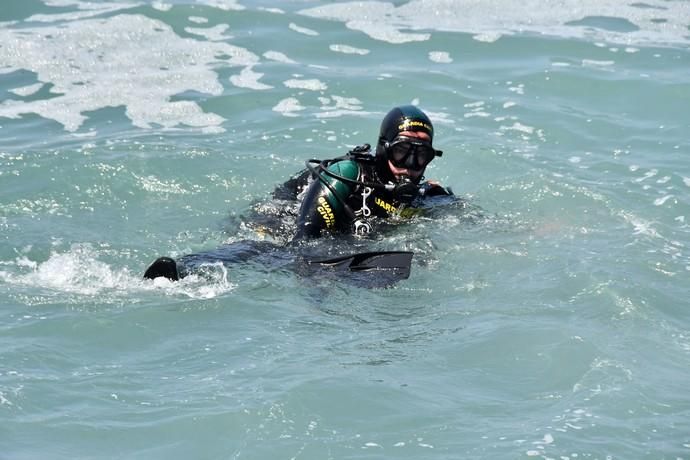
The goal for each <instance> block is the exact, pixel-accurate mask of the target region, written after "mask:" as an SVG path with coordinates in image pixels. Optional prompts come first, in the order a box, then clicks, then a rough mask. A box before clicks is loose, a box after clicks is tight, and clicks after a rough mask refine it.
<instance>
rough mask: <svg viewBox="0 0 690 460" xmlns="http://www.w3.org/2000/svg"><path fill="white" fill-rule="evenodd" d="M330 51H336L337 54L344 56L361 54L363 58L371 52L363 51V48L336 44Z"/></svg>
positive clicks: (330, 47)
mask: <svg viewBox="0 0 690 460" xmlns="http://www.w3.org/2000/svg"><path fill="white" fill-rule="evenodd" d="M329 49H330V50H331V51H335V52H336V53H343V54H359V55H361V56H364V55H366V54H369V52H370V51H369V50H367V49H363V48H355V47H354V46H349V45H338V44H334V45H331V46H329Z"/></svg>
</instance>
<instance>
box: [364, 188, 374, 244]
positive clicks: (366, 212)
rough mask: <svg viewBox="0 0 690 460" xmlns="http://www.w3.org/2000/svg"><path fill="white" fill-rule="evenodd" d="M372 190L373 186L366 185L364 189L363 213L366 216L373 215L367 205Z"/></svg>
mask: <svg viewBox="0 0 690 460" xmlns="http://www.w3.org/2000/svg"><path fill="white" fill-rule="evenodd" d="M372 191H373V189H372V188H371V187H364V190H362V215H363V216H364V217H369V216H370V215H371V210H370V209H369V207H368V206H367V198H369V195H371V192H372ZM367 233H368V232H367Z"/></svg>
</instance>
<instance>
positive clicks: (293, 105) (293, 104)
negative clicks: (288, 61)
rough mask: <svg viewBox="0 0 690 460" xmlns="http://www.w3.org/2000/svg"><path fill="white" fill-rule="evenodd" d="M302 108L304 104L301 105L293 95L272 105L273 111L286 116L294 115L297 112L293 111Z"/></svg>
mask: <svg viewBox="0 0 690 460" xmlns="http://www.w3.org/2000/svg"><path fill="white" fill-rule="evenodd" d="M302 110H304V106H302V105H301V104H300V102H299V100H298V99H297V98H294V97H288V98H286V99H283V100H281V101H280V102H278V104H276V105H275V106H274V107H273V111H274V112H278V113H280V114H281V115H283V116H286V117H296V116H297V115H298V114H297V113H295V112H299V111H302Z"/></svg>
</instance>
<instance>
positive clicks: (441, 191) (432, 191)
mask: <svg viewBox="0 0 690 460" xmlns="http://www.w3.org/2000/svg"><path fill="white" fill-rule="evenodd" d="M421 188H422V190H423V191H424V196H453V190H451V188H450V187H444V186H442V185H441V184H438V183H436V182H424V183H423V184H422V187H421Z"/></svg>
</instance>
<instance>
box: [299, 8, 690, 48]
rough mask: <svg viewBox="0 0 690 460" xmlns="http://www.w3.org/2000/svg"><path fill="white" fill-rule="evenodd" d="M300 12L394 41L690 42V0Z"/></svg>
mask: <svg viewBox="0 0 690 460" xmlns="http://www.w3.org/2000/svg"><path fill="white" fill-rule="evenodd" d="M300 14H303V15H305V16H310V17H315V18H321V19H328V20H333V21H340V22H343V23H345V25H346V26H347V27H348V28H350V29H353V30H358V31H361V32H363V33H365V34H367V35H369V36H370V37H372V38H374V39H376V40H382V41H387V42H390V43H404V42H410V41H420V40H428V39H429V37H430V34H428V33H417V32H410V31H419V30H424V31H428V30H432V31H447V32H465V33H470V34H473V35H474V39H475V40H480V41H487V42H491V41H495V40H497V39H498V38H499V37H500V36H502V35H506V34H515V33H524V32H527V33H538V34H544V35H552V36H559V37H577V38H586V39H591V40H598V41H601V40H603V41H607V42H614V43H621V44H625V45H628V46H629V45H631V44H666V43H689V42H690V38H689V37H688V29H687V27H688V18H690V3H689V2H682V1H675V2H669V1H664V0H647V1H646V2H644V4H640V3H627V4H626V3H621V2H619V1H617V0H563V1H561V2H559V4H558V7H555V6H554V7H552V8H545V7H544V2H543V1H541V0H525V1H522V2H519V3H513V4H510V3H506V2H504V1H501V0H486V1H481V2H479V1H474V0H457V1H449V0H411V1H409V2H407V3H404V4H402V5H400V6H397V7H396V6H395V5H393V4H392V3H390V2H378V1H363V2H360V1H357V2H354V1H350V2H342V3H333V4H328V5H323V6H318V7H314V8H308V9H304V10H302V11H301V12H300ZM593 17H598V18H614V19H617V20H619V21H620V20H623V21H627V22H628V23H630V27H628V28H626V30H625V31H619V30H616V28H615V27H609V28H606V27H605V26H604V27H601V26H600V27H594V26H592V25H590V24H587V23H586V22H581V21H583V20H585V19H588V18H593Z"/></svg>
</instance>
